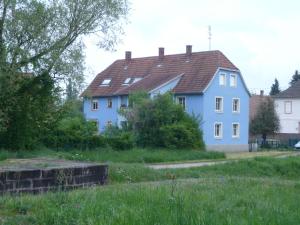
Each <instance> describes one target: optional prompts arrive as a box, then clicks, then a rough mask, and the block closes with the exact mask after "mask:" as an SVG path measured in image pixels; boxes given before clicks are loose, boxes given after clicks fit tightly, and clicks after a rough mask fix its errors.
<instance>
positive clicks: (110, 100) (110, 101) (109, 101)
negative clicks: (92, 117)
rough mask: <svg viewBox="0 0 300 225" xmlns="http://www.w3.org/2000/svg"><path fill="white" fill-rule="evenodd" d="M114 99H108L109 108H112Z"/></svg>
mask: <svg viewBox="0 0 300 225" xmlns="http://www.w3.org/2000/svg"><path fill="white" fill-rule="evenodd" d="M112 104H113V103H112V99H111V98H108V99H107V108H112Z"/></svg>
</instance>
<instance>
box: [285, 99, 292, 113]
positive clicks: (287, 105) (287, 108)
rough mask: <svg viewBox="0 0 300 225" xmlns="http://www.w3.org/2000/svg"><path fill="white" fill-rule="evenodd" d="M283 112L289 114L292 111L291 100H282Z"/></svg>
mask: <svg viewBox="0 0 300 225" xmlns="http://www.w3.org/2000/svg"><path fill="white" fill-rule="evenodd" d="M284 113H285V114H291V113H292V102H291V101H285V102H284Z"/></svg>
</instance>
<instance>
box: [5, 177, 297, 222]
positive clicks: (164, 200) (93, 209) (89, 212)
mask: <svg viewBox="0 0 300 225" xmlns="http://www.w3.org/2000/svg"><path fill="white" fill-rule="evenodd" d="M299 187H300V184H299V181H293V182H289V183H285V182H281V181H280V180H278V179H266V180H264V181H263V180H255V179H252V180H251V179H250V180H243V179H233V178H230V179H202V180H198V181H197V180H190V181H188V180H185V181H180V182H179V181H171V182H163V183H147V184H133V185H124V184H123V185H114V186H107V187H104V188H103V187H100V188H94V189H89V190H79V191H73V192H68V193H54V194H53V193H52V194H46V195H42V196H24V197H15V198H11V197H3V198H0V209H1V210H0V222H1V224H3V225H29V224H30V225H38V224H43V225H50V224H51V225H72V224H73V225H75V224H76V225H87V224H92V225H115V224H116V225H117V224H118V225H141V224H143V225H153V224H161V225H177V224H178V225H179V224H180V225H182V224H186V225H193V224H197V225H199V224H207V225H215V224H218V225H220V224H221V225H222V224H224V225H225V224H257V225H261V224H272V225H276V224H286V225H289V224H298V223H299V221H300V213H299V202H300V188H299Z"/></svg>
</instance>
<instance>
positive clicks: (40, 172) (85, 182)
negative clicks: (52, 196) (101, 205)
mask: <svg viewBox="0 0 300 225" xmlns="http://www.w3.org/2000/svg"><path fill="white" fill-rule="evenodd" d="M107 176H108V166H107V165H87V166H85V167H70V168H51V169H29V170H7V171H1V170H0V195H2V194H5V193H9V194H19V193H34V194H37V193H43V192H47V191H55V190H69V189H75V188H79V187H87V186H94V185H103V184H105V183H106V182H107Z"/></svg>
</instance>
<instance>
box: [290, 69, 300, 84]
mask: <svg viewBox="0 0 300 225" xmlns="http://www.w3.org/2000/svg"><path fill="white" fill-rule="evenodd" d="M298 80H300V74H299V72H298V70H296V71H295V73H294V75H293V76H292V80H291V81H290V86H292V85H294V84H295V83H296V82H297V81H298Z"/></svg>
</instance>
